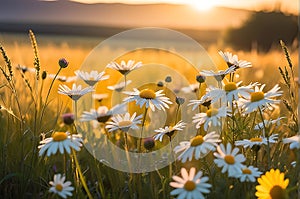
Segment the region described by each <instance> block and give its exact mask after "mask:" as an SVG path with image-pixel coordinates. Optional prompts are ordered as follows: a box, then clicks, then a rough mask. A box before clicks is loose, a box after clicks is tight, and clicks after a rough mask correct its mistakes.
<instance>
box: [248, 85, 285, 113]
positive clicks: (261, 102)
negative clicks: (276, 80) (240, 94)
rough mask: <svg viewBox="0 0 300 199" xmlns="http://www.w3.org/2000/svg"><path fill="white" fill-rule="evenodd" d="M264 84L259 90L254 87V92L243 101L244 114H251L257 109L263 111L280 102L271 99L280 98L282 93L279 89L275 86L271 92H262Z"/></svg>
mask: <svg viewBox="0 0 300 199" xmlns="http://www.w3.org/2000/svg"><path fill="white" fill-rule="evenodd" d="M264 87H265V84H263V85H262V86H261V87H260V88H259V87H258V86H255V88H254V89H255V90H254V92H252V93H251V94H250V96H249V98H246V101H245V100H243V101H244V108H245V113H251V112H253V111H255V110H257V109H258V108H260V109H262V110H263V109H264V108H266V107H268V106H269V105H270V104H278V103H279V102H280V100H275V99H273V98H275V97H278V96H281V95H282V93H283V92H282V91H279V89H280V87H279V86H278V84H276V85H275V86H274V87H273V88H272V89H271V90H269V91H268V92H267V93H264V92H263V89H264Z"/></svg>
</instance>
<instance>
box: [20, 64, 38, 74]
mask: <svg viewBox="0 0 300 199" xmlns="http://www.w3.org/2000/svg"><path fill="white" fill-rule="evenodd" d="M16 69H17V70H20V71H22V72H23V73H26V72H29V73H35V72H36V70H35V68H29V67H27V66H23V65H19V64H18V65H17V66H16Z"/></svg>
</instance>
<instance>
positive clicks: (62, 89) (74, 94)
mask: <svg viewBox="0 0 300 199" xmlns="http://www.w3.org/2000/svg"><path fill="white" fill-rule="evenodd" d="M93 91H94V89H93V87H90V86H89V87H87V88H84V89H82V86H81V85H79V86H76V84H73V86H72V89H70V88H69V87H68V86H66V85H59V88H58V93H59V94H63V95H67V96H69V97H70V98H71V99H72V100H74V101H77V100H78V99H79V98H80V97H82V96H83V95H85V94H87V93H89V92H93Z"/></svg>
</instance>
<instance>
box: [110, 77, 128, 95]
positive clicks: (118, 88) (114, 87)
mask: <svg viewBox="0 0 300 199" xmlns="http://www.w3.org/2000/svg"><path fill="white" fill-rule="evenodd" d="M131 82H132V81H131V80H127V81H126V82H121V83H119V84H115V85H112V86H108V87H107V88H108V89H109V90H112V91H117V92H121V91H122V90H123V89H124V88H125V85H126V86H128V85H129V84H130V83H131Z"/></svg>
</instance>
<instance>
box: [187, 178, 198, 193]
mask: <svg viewBox="0 0 300 199" xmlns="http://www.w3.org/2000/svg"><path fill="white" fill-rule="evenodd" d="M195 188H196V184H195V182H194V181H191V180H188V181H187V182H186V183H185V184H184V189H185V190H187V191H193V190H194V189H195Z"/></svg>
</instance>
